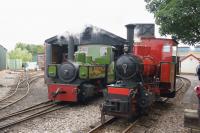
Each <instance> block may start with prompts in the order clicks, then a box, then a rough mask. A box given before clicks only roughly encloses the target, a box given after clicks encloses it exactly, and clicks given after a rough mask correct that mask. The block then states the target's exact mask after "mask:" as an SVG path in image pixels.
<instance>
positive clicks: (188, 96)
mask: <svg viewBox="0 0 200 133" xmlns="http://www.w3.org/2000/svg"><path fill="white" fill-rule="evenodd" d="M181 76H183V77H185V78H187V79H189V80H190V81H191V86H190V88H189V89H188V90H187V92H186V93H185V95H184V98H183V101H182V103H183V104H184V105H186V106H187V108H191V109H196V108H195V107H196V105H198V98H197V96H196V94H195V92H194V87H195V86H197V85H199V84H200V81H199V80H198V77H197V76H195V75H181Z"/></svg>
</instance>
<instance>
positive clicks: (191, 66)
mask: <svg viewBox="0 0 200 133" xmlns="http://www.w3.org/2000/svg"><path fill="white" fill-rule="evenodd" d="M199 63H200V59H199V58H197V57H196V56H194V55H193V54H190V55H188V56H186V57H184V58H182V59H181V60H180V72H181V73H185V74H196V68H197V66H198V65H199Z"/></svg>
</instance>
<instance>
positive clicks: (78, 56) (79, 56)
mask: <svg viewBox="0 0 200 133" xmlns="http://www.w3.org/2000/svg"><path fill="white" fill-rule="evenodd" d="M75 61H76V62H81V63H85V53H81V52H76V53H75Z"/></svg>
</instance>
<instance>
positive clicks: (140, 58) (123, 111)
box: [101, 24, 178, 121]
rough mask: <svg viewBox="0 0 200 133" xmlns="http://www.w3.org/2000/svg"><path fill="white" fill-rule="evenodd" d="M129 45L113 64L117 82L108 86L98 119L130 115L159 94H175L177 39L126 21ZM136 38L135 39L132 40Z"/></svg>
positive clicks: (150, 26) (141, 110)
mask: <svg viewBox="0 0 200 133" xmlns="http://www.w3.org/2000/svg"><path fill="white" fill-rule="evenodd" d="M126 27H127V40H128V42H129V44H128V45H126V46H125V47H124V54H123V55H121V56H120V57H119V58H118V59H117V61H116V63H115V71H116V78H117V81H116V82H115V83H114V84H111V85H108V86H107V92H106V94H105V101H104V103H103V104H102V106H101V114H102V116H101V118H102V121H104V116H105V115H111V116H117V117H126V118H132V117H133V116H138V115H139V114H141V113H143V112H145V111H146V110H147V108H148V107H149V106H150V105H151V104H152V103H153V102H154V101H155V100H156V99H157V98H158V97H169V98H173V97H174V96H175V94H176V90H175V88H176V64H177V52H176V49H177V44H178V43H177V42H176V41H175V40H174V39H161V38H155V37H154V25H153V24H129V25H126ZM134 40H135V42H134Z"/></svg>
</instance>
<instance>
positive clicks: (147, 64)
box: [142, 56, 156, 76]
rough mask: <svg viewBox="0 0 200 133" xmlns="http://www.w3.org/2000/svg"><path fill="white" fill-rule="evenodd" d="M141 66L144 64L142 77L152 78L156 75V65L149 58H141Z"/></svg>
mask: <svg viewBox="0 0 200 133" xmlns="http://www.w3.org/2000/svg"><path fill="white" fill-rule="evenodd" d="M142 60H143V64H144V71H143V75H144V76H153V75H154V74H155V73H156V64H155V62H154V60H153V59H152V58H151V57H148V56H146V57H143V59H142Z"/></svg>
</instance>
